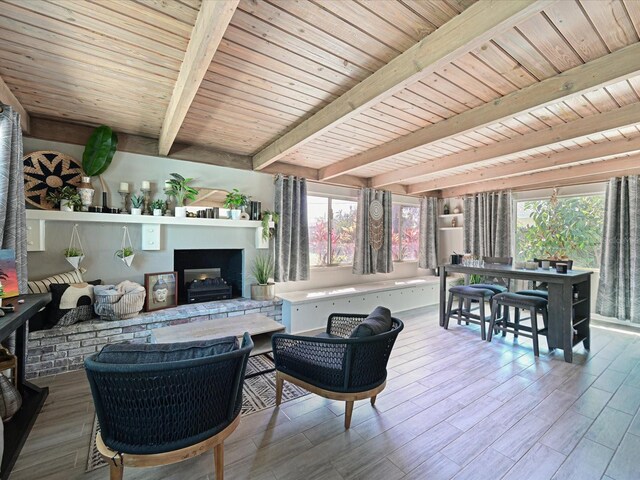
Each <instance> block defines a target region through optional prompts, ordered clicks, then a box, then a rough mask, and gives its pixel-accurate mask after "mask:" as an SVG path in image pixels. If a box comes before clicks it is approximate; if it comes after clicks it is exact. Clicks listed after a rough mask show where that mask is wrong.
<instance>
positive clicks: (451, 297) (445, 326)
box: [444, 293, 453, 330]
mask: <svg viewBox="0 0 640 480" xmlns="http://www.w3.org/2000/svg"><path fill="white" fill-rule="evenodd" d="M451 307H453V293H450V294H449V301H448V302H447V314H446V315H445V318H444V329H445V330H447V329H448V328H449V318H451Z"/></svg>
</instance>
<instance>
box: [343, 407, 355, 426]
mask: <svg viewBox="0 0 640 480" xmlns="http://www.w3.org/2000/svg"><path fill="white" fill-rule="evenodd" d="M352 413H353V400H352V401H350V402H349V401H347V402H346V405H345V409H344V428H345V429H346V430H349V427H351V414H352Z"/></svg>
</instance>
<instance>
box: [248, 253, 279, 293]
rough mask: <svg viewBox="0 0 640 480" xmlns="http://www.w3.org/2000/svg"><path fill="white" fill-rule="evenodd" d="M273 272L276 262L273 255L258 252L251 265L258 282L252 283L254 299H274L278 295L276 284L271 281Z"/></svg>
mask: <svg viewBox="0 0 640 480" xmlns="http://www.w3.org/2000/svg"><path fill="white" fill-rule="evenodd" d="M273 272H274V263H273V258H271V255H268V254H258V255H257V256H256V258H255V259H254V260H253V266H252V267H251V273H252V274H253V277H254V278H255V279H256V282H257V283H254V284H252V285H251V298H252V299H253V300H273V298H274V297H275V296H276V284H275V283H273V282H271V283H270V282H269V280H270V279H271V277H272V276H273Z"/></svg>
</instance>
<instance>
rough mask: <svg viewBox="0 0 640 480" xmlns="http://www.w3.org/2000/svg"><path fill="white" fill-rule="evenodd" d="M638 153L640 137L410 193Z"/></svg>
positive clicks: (475, 173)
mask: <svg viewBox="0 0 640 480" xmlns="http://www.w3.org/2000/svg"><path fill="white" fill-rule="evenodd" d="M637 151H640V137H638V138H633V139H622V140H617V141H615V142H603V143H598V144H596V145H590V146H588V147H582V148H579V149H575V150H565V151H562V152H554V153H549V154H547V155H544V156H540V157H535V158H527V159H524V160H516V161H513V162H511V163H508V164H506V165H495V166H492V167H490V168H485V169H482V170H476V171H472V172H468V173H462V174H455V175H451V176H449V177H445V178H437V179H433V180H428V181H426V182H420V183H415V184H413V185H409V186H408V189H407V191H408V193H410V194H412V195H416V194H419V193H424V192H430V191H433V190H441V189H443V188H451V187H457V186H459V185H468V184H470V183H476V182H483V181H486V180H494V179H497V178H505V177H510V176H514V175H521V174H523V173H532V172H536V171H540V170H545V169H548V168H552V167H559V166H562V165H570V164H572V163H578V162H584V161H586V160H596V159H598V158H603V157H608V156H611V155H618V154H624V153H633V152H637Z"/></svg>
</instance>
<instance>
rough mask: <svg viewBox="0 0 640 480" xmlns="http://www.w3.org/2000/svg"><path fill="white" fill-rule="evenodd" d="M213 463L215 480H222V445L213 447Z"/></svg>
mask: <svg viewBox="0 0 640 480" xmlns="http://www.w3.org/2000/svg"><path fill="white" fill-rule="evenodd" d="M213 461H214V463H215V466H216V480H224V443H220V444H218V445H216V446H215V447H213Z"/></svg>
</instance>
